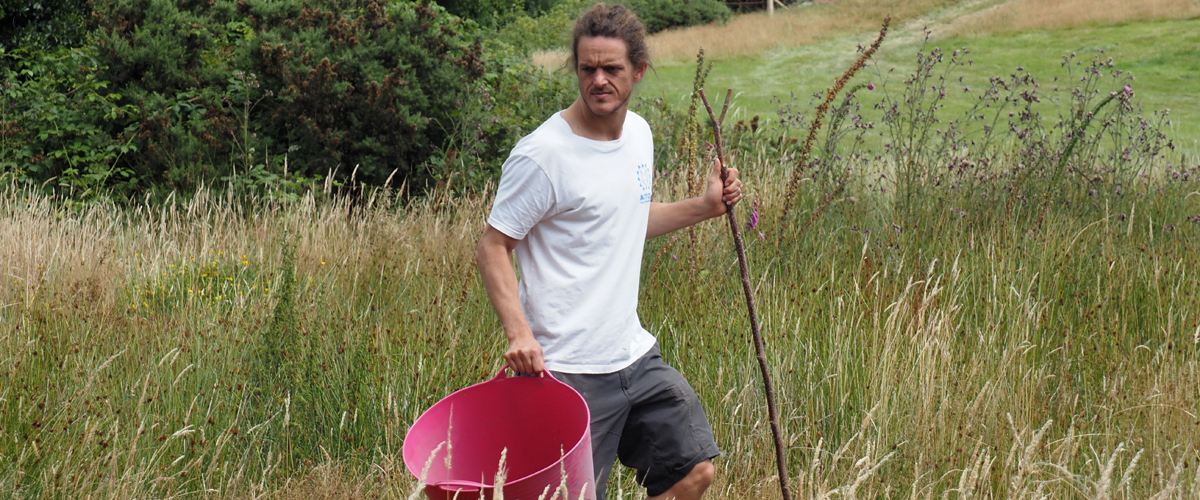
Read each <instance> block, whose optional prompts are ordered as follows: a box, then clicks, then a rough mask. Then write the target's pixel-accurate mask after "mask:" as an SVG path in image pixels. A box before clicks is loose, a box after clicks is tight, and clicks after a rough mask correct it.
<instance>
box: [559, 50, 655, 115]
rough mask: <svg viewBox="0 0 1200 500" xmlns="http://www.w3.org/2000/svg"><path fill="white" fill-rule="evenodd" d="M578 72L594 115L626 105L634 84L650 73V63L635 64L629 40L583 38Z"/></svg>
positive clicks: (582, 92) (580, 89) (581, 85)
mask: <svg viewBox="0 0 1200 500" xmlns="http://www.w3.org/2000/svg"><path fill="white" fill-rule="evenodd" d="M576 50H577V52H578V59H577V60H576V61H575V75H576V76H578V77H579V96H580V97H581V98H582V99H583V103H584V104H585V105H587V107H588V109H589V110H590V111H591V112H592V114H594V115H598V116H608V115H610V114H612V113H613V112H615V111H618V110H620V109H623V108H624V106H625V105H626V104H627V103H628V102H629V96H630V95H631V94H632V93H633V84H635V83H637V82H639V81H641V79H642V77H643V76H645V74H646V65H645V64H642V65H641V67H640V68H635V67H634V66H633V63H632V62H630V61H629V51H628V50H627V49H626V47H625V41H624V40H621V39H619V38H609V37H590V36H585V37H582V38H580V39H579V45H578V46H577V48H576Z"/></svg>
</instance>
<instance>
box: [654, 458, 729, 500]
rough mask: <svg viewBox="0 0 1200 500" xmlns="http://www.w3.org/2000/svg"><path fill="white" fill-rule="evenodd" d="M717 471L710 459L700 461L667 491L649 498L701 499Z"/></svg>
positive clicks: (665, 499) (668, 499) (658, 499)
mask: <svg viewBox="0 0 1200 500" xmlns="http://www.w3.org/2000/svg"><path fill="white" fill-rule="evenodd" d="M715 472H716V468H715V467H713V464H712V462H710V461H708V460H705V461H703V462H700V463H698V464H696V466H695V467H692V471H691V472H689V473H688V475H687V476H684V478H683V479H680V480H679V482H678V483H675V486H672V487H671V489H669V490H667V491H666V493H663V494H661V495H658V496H656V497H650V498H649V499H647V500H700V497H702V496H704V490H707V489H708V486H709V485H710V484H712V482H713V474H714V473H715Z"/></svg>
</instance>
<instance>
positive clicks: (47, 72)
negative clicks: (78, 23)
mask: <svg viewBox="0 0 1200 500" xmlns="http://www.w3.org/2000/svg"><path fill="white" fill-rule="evenodd" d="M4 59H5V60H6V62H7V64H6V65H5V66H6V68H5V69H4V70H3V74H4V82H3V83H2V84H0V171H3V172H4V173H5V174H6V175H7V176H9V177H11V178H12V179H13V180H14V181H15V182H17V183H19V184H24V185H27V186H36V187H40V188H43V189H45V190H48V191H58V190H64V191H67V192H70V193H74V194H76V195H80V196H91V195H94V194H95V193H96V190H97V189H98V188H101V187H104V186H106V185H109V184H110V183H113V182H130V183H136V182H137V178H136V177H135V176H134V173H133V172H131V171H130V170H129V169H128V168H124V167H123V166H121V165H120V163H119V160H120V159H121V157H122V156H123V155H125V154H127V153H130V152H132V151H136V149H137V146H136V145H135V144H134V137H135V135H134V132H135V131H136V128H137V125H136V123H135V122H134V121H133V117H134V116H135V114H136V113H137V111H138V108H137V106H134V105H131V104H128V103H121V95H120V94H115V93H111V92H109V91H108V90H107V89H108V86H109V84H108V82H106V81H104V80H102V79H101V73H102V71H103V70H104V67H103V66H102V65H100V64H99V63H98V62H97V60H96V59H95V57H93V55H92V54H91V53H90V52H89V51H88V50H86V49H59V50H56V51H54V52H41V51H25V50H20V51H14V52H10V53H7V54H4Z"/></svg>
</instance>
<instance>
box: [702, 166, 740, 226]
mask: <svg viewBox="0 0 1200 500" xmlns="http://www.w3.org/2000/svg"><path fill="white" fill-rule="evenodd" d="M704 200H705V201H706V202H708V204H709V205H711V206H712V210H713V213H712V215H711V216H710V217H720V216H721V215H724V214H725V211H726V210H728V209H727V208H726V207H727V206H731V205H736V204H737V202H739V201H742V181H741V180H739V179H738V171H737V169H736V168H731V169H729V175H728V176H726V178H725V182H724V183H722V182H721V162H720V160H718V161H716V162H714V163H713V169H712V172H711V173H710V174H709V175H708V188H707V189H706V190H705V191H704Z"/></svg>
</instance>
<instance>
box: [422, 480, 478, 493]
mask: <svg viewBox="0 0 1200 500" xmlns="http://www.w3.org/2000/svg"><path fill="white" fill-rule="evenodd" d="M431 486H436V487H437V488H438V489H440V490H442V491H447V492H450V493H456V492H460V491H461V492H464V493H475V492H478V491H481V490H483V489H484V488H487V487H488V485H486V484H483V483H476V482H474V481H460V480H456V479H447V480H444V481H438V482H437V483H434V484H432V485H431Z"/></svg>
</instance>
